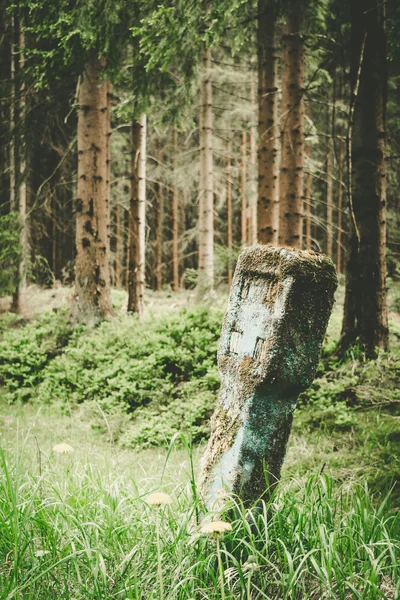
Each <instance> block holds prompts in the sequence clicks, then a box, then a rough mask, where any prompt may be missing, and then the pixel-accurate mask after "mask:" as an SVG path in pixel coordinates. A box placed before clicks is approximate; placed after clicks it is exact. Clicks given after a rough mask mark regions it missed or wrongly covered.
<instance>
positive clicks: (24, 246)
mask: <svg viewBox="0 0 400 600" xmlns="http://www.w3.org/2000/svg"><path fill="white" fill-rule="evenodd" d="M18 38H19V39H18V43H19V48H20V49H19V65H18V71H19V73H23V72H24V69H25V31H24V26H23V23H22V22H20V23H19V32H18ZM18 93H19V106H18V113H19V115H18V121H19V128H20V133H19V135H18V158H19V181H18V186H17V188H18V189H17V199H18V214H19V218H20V221H21V233H20V240H19V242H20V246H21V252H22V258H21V262H20V264H19V269H18V276H17V285H16V289H15V292H14V294H13V297H12V306H11V310H12V311H13V312H17V313H20V312H22V307H23V299H24V295H25V288H26V271H27V265H28V262H29V258H30V248H29V236H28V226H29V225H28V216H27V179H28V168H27V152H28V150H27V106H26V103H27V98H26V88H25V79H24V77H23V76H22V77H21V85H20V88H19V90H18ZM14 135H16V133H15V132H14Z"/></svg>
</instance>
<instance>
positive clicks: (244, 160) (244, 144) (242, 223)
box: [240, 131, 248, 246]
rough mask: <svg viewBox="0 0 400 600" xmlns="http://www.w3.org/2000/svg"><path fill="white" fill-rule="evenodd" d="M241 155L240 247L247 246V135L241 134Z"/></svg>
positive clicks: (244, 132)
mask: <svg viewBox="0 0 400 600" xmlns="http://www.w3.org/2000/svg"><path fill="white" fill-rule="evenodd" d="M240 147H241V155H242V164H241V170H240V196H241V210H240V226H241V227H240V229H241V242H242V246H245V245H246V244H247V218H248V214H247V201H246V180H247V172H246V168H247V156H246V154H247V133H246V131H243V132H242V142H241V145H240Z"/></svg>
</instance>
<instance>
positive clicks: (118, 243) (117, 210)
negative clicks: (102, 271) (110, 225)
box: [114, 202, 121, 288]
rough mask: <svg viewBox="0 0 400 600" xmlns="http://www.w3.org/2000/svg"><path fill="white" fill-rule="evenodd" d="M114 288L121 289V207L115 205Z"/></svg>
mask: <svg viewBox="0 0 400 600" xmlns="http://www.w3.org/2000/svg"><path fill="white" fill-rule="evenodd" d="M114 270H115V287H116V288H120V287H121V206H120V204H119V202H117V204H116V205H115V267H114Z"/></svg>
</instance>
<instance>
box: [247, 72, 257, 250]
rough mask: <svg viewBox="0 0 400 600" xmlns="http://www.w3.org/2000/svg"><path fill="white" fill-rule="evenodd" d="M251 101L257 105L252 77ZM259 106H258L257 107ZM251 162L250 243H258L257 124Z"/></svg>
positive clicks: (251, 133)
mask: <svg viewBox="0 0 400 600" xmlns="http://www.w3.org/2000/svg"><path fill="white" fill-rule="evenodd" d="M251 103H252V105H253V106H254V107H257V83H256V81H255V79H254V77H252V80H251ZM257 108H258V107H257ZM250 164H251V179H252V181H251V200H250V214H251V217H250V223H251V225H250V238H249V241H250V243H251V244H252V245H253V246H254V245H255V244H257V197H258V179H257V126H256V125H254V126H252V127H251V128H250Z"/></svg>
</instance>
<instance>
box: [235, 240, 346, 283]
mask: <svg viewBox="0 0 400 600" xmlns="http://www.w3.org/2000/svg"><path fill="white" fill-rule="evenodd" d="M243 272H248V273H254V274H257V275H269V276H275V277H277V278H279V279H281V278H285V277H288V276H293V277H294V278H295V279H303V280H312V281H314V282H322V281H330V282H331V283H332V284H333V285H334V286H335V287H336V285H337V276H336V270H335V267H334V265H333V262H332V261H331V260H330V258H328V257H327V256H326V255H325V254H320V253H318V252H313V251H308V250H297V249H295V248H289V247H287V246H278V247H276V246H272V245H270V244H268V245H257V246H250V247H248V248H244V249H243V250H242V252H241V253H240V256H239V259H238V262H237V267H236V273H243Z"/></svg>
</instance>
